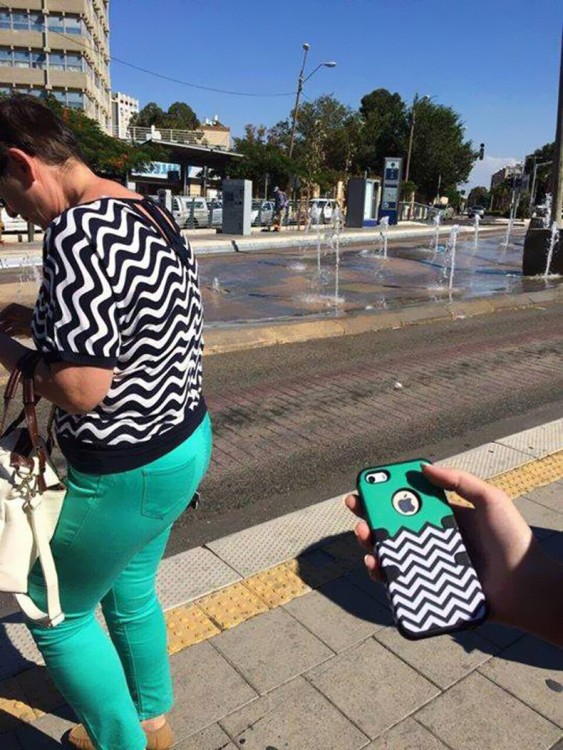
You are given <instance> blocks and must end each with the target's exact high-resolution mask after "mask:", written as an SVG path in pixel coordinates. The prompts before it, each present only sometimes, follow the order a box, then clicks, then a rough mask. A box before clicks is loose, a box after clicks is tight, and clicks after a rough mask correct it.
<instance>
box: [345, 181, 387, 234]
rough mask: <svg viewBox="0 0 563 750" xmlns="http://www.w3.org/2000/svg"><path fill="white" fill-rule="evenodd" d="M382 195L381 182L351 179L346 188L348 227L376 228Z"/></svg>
mask: <svg viewBox="0 0 563 750" xmlns="http://www.w3.org/2000/svg"><path fill="white" fill-rule="evenodd" d="M380 193H381V183H380V181H379V180H374V179H367V178H364V177H351V178H350V179H349V180H348V185H347V186H346V226H347V227H374V226H375V225H376V224H377V214H378V206H379V197H380Z"/></svg>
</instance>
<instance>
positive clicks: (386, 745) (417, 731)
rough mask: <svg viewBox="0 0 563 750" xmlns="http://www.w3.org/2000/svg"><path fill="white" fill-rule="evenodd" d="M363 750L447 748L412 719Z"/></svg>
mask: <svg viewBox="0 0 563 750" xmlns="http://www.w3.org/2000/svg"><path fill="white" fill-rule="evenodd" d="M363 750H448V746H447V745H444V743H443V742H440V740H439V739H437V738H436V737H434V735H432V734H430V732H429V731H428V729H426V727H423V726H422V724H419V723H418V722H417V721H415V720H414V719H405V720H404V721H402V722H401V723H400V724H397V726H396V727H393V729H390V730H389V731H388V732H385V734H383V735H381V737H380V738H379V739H377V740H374V741H373V742H370V743H369V745H366V746H365V748H364V749H363Z"/></svg>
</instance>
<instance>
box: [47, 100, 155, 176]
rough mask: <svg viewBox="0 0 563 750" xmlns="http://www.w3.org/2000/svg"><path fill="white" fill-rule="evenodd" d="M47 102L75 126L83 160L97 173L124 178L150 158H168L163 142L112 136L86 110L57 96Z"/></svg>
mask: <svg viewBox="0 0 563 750" xmlns="http://www.w3.org/2000/svg"><path fill="white" fill-rule="evenodd" d="M45 103H46V104H47V106H48V107H50V108H51V109H53V110H54V111H55V112H56V113H57V114H58V115H59V116H60V117H61V118H62V119H63V120H64V121H65V123H66V124H67V126H68V127H69V128H70V129H71V130H72V132H73V133H74V135H75V136H76V139H77V140H78V143H79V145H80V150H81V152H82V156H83V157H84V161H85V162H86V164H87V165H88V166H89V167H90V169H92V170H93V171H94V172H96V174H99V175H102V176H103V177H109V178H112V179H116V180H119V181H122V182H124V181H125V178H126V176H127V173H128V172H130V171H131V170H133V169H143V168H144V167H145V166H146V165H147V164H148V163H149V162H151V161H157V160H159V159H160V160H166V155H165V152H164V151H163V149H162V147H161V146H158V145H156V144H150V143H147V144H142V145H139V146H136V145H131V144H129V143H126V142H125V141H121V140H119V139H117V138H112V137H111V136H109V135H108V134H107V133H105V132H104V131H103V130H102V129H101V128H100V126H99V124H98V123H97V122H96V121H95V120H91V119H90V118H89V117H87V116H86V115H85V114H84V112H82V111H81V110H76V109H66V108H65V107H63V106H62V104H60V102H58V101H57V100H56V99H55V97H54V96H48V97H46V99H45Z"/></svg>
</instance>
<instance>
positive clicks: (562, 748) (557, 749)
mask: <svg viewBox="0 0 563 750" xmlns="http://www.w3.org/2000/svg"><path fill="white" fill-rule="evenodd" d="M549 750H563V740H559V742H557V743H556V744H555V745H552V746H551V747H550V748H549Z"/></svg>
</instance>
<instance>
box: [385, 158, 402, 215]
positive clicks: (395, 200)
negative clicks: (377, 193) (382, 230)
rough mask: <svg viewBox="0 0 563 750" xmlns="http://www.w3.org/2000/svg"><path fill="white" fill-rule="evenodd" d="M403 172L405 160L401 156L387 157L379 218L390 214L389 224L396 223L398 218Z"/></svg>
mask: <svg viewBox="0 0 563 750" xmlns="http://www.w3.org/2000/svg"><path fill="white" fill-rule="evenodd" d="M402 172H403V160H402V159H401V158H399V157H395V156H387V157H385V166H384V168H383V186H382V190H381V208H380V210H379V218H381V217H382V216H388V217H389V224H396V223H397V220H398V211H399V194H400V192H401V176H402Z"/></svg>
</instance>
